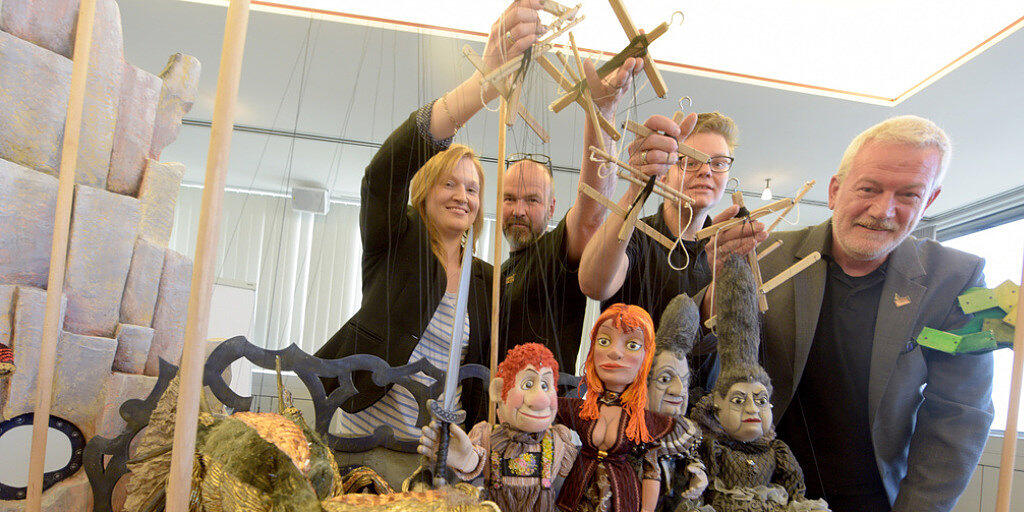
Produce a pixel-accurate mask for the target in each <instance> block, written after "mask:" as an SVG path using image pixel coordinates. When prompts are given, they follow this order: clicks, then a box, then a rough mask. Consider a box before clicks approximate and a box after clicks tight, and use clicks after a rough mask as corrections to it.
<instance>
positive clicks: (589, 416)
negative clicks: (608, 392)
mask: <svg viewBox="0 0 1024 512" xmlns="http://www.w3.org/2000/svg"><path fill="white" fill-rule="evenodd" d="M605 322H611V326H612V327H614V328H616V329H618V330H619V331H622V332H632V331H636V330H639V331H640V332H641V333H642V334H643V337H644V360H643V363H642V364H641V365H640V370H639V371H638V372H637V374H636V379H634V380H633V383H632V384H630V385H629V387H627V388H626V391H624V392H623V393H622V407H623V408H625V409H626V411H627V412H628V413H629V423H628V424H627V425H626V437H628V438H629V439H630V440H631V441H633V442H635V443H639V442H645V443H649V442H651V441H652V439H651V435H650V434H649V433H648V432H647V421H646V418H645V412H646V411H647V374H648V373H649V372H650V371H651V363H652V362H653V361H654V348H655V345H654V321H653V320H651V315H650V314H649V313H648V312H647V311H646V310H644V308H642V307H640V306H632V305H627V304H612V305H611V306H609V307H608V309H606V310H604V311H603V312H602V313H601V316H599V317H597V321H596V322H594V327H593V329H591V330H590V351H589V352H588V353H587V361H586V363H584V366H583V368H584V371H585V377H586V379H587V394H586V396H585V397H584V398H583V408H582V409H580V418H583V419H586V420H596V419H597V417H598V415H599V413H598V407H597V397H599V396H600V395H601V392H603V391H604V383H603V382H601V379H600V378H598V376H597V367H596V366H594V340H595V338H597V330H598V328H600V327H601V325H602V324H604V323H605Z"/></svg>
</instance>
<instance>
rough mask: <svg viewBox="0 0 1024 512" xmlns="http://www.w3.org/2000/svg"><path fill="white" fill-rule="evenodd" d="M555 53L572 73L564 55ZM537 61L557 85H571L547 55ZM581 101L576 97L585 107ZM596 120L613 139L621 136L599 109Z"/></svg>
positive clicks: (567, 70) (565, 87)
mask: <svg viewBox="0 0 1024 512" xmlns="http://www.w3.org/2000/svg"><path fill="white" fill-rule="evenodd" d="M556 55H558V56H559V58H560V60H561V61H562V63H563V65H564V66H565V70H566V72H569V73H572V68H570V67H569V65H568V62H567V61H566V60H565V57H564V56H563V55H562V54H561V53H558V54H556ZM537 62H540V67H542V68H544V71H547V72H548V74H549V75H551V78H553V79H554V80H555V82H557V83H558V86H559V87H561V88H562V89H564V90H567V91H568V90H569V89H571V88H572V87H573V84H572V82H570V81H569V79H568V78H566V76H565V75H563V74H562V72H561V71H559V70H558V68H556V67H555V65H554V64H553V63H552V62H551V61H550V60H548V58H547V57H545V56H543V55H541V56H540V57H538V58H537ZM583 101H584V100H583V99H582V98H579V97H577V98H576V103H579V105H580V106H581V107H583V108H584V109H586V108H587V107H586V106H585V105H584V104H583ZM597 121H598V123H600V125H601V130H603V131H604V132H605V133H607V134H608V136H610V137H611V138H612V139H613V140H616V141H617V140H619V139H621V138H622V134H621V133H619V131H618V130H616V129H615V125H614V124H612V122H611V121H609V120H608V118H607V117H605V116H604V115H603V114H601V112H600V111H597Z"/></svg>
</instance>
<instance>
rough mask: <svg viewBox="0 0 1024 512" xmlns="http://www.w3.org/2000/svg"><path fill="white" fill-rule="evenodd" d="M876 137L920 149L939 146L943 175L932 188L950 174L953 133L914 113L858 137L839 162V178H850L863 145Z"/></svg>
mask: <svg viewBox="0 0 1024 512" xmlns="http://www.w3.org/2000/svg"><path fill="white" fill-rule="evenodd" d="M872 140H877V141H879V142H890V143H896V144H909V145H911V146H915V147H919V148H923V147H927V146H933V147H935V148H936V149H938V150H939V174H938V175H937V176H936V177H935V181H934V182H933V183H932V189H933V190H934V189H935V188H936V187H938V186H939V185H942V179H943V178H945V177H946V169H947V168H949V160H950V159H951V158H952V156H953V145H952V143H951V142H950V141H949V136H947V135H946V132H944V131H943V130H942V128H939V125H937V124H935V123H933V122H931V121H929V120H927V119H925V118H923V117H918V116H912V115H906V116H896V117H890V118H889V119H886V120H885V121H882V122H881V123H878V124H876V125H874V126H872V127H871V128H868V129H867V130H864V131H863V132H861V134H860V135H858V136H857V137H855V138H854V139H853V141H852V142H850V145H849V146H847V147H846V152H845V153H843V160H842V161H841V162H839V170H837V171H836V178H837V179H838V180H839V181H842V180H843V178H844V177H846V173H847V172H849V171H850V166H851V165H853V159H854V158H855V157H856V156H857V153H858V152H860V149H861V147H863V146H864V144H866V143H867V142H868V141H872Z"/></svg>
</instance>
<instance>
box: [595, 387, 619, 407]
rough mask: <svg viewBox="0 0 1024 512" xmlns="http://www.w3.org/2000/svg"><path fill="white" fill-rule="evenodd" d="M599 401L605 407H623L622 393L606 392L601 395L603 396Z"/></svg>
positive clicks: (598, 398)
mask: <svg viewBox="0 0 1024 512" xmlns="http://www.w3.org/2000/svg"><path fill="white" fill-rule="evenodd" d="M597 401H598V402H599V403H601V404H603V405H610V406H614V407H620V406H622V393H616V392H615V391H607V390H605V391H603V392H602V393H601V396H599V397H597Z"/></svg>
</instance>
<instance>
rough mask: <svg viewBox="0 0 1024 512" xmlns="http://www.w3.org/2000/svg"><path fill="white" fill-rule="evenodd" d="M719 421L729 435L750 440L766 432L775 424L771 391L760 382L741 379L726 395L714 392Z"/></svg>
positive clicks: (747, 441)
mask: <svg viewBox="0 0 1024 512" xmlns="http://www.w3.org/2000/svg"><path fill="white" fill-rule="evenodd" d="M713 396H714V400H715V407H717V408H718V422H719V423H721V424H722V430H724V431H725V433H726V434H728V435H729V437H732V438H733V439H735V440H737V441H741V442H744V443H749V442H750V441H754V440H756V439H758V438H760V437H761V436H763V435H764V434H765V432H767V431H768V430H770V429H771V425H772V404H771V402H769V399H770V398H771V397H769V396H768V390H767V389H766V388H765V387H764V384H761V383H760V382H737V383H736V384H733V385H732V387H730V388H729V392H728V393H726V394H725V396H724V397H723V396H720V395H719V394H718V393H713Z"/></svg>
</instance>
